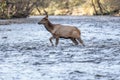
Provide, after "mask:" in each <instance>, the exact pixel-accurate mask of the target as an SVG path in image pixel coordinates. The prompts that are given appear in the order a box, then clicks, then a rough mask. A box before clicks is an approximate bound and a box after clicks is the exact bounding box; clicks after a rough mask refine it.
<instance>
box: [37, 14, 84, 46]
mask: <svg viewBox="0 0 120 80" xmlns="http://www.w3.org/2000/svg"><path fill="white" fill-rule="evenodd" d="M38 24H43V25H44V26H45V28H46V29H47V30H48V31H49V32H50V33H51V34H52V37H50V39H49V40H50V42H51V44H52V45H53V42H52V39H54V38H55V39H56V46H57V45H58V43H59V38H65V39H71V40H72V42H73V43H75V45H78V41H79V42H80V43H81V44H82V45H84V44H83V41H82V39H81V37H80V36H81V33H80V30H79V29H78V28H76V27H74V26H65V25H61V24H52V23H51V22H50V21H49V20H48V15H46V17H44V18H43V19H42V20H41V21H40V22H38Z"/></svg>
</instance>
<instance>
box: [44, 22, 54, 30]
mask: <svg viewBox="0 0 120 80" xmlns="http://www.w3.org/2000/svg"><path fill="white" fill-rule="evenodd" d="M44 26H45V28H46V29H47V30H48V31H49V32H52V30H53V29H54V26H53V24H52V23H51V22H50V21H49V20H48V22H47V23H45V24H44Z"/></svg>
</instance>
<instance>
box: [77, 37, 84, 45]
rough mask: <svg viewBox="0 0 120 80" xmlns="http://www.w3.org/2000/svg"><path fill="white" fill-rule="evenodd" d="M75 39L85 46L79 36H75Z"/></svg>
mask: <svg viewBox="0 0 120 80" xmlns="http://www.w3.org/2000/svg"><path fill="white" fill-rule="evenodd" d="M77 40H78V41H79V42H80V43H81V44H82V45H83V46H85V45H84V43H83V40H82V39H81V38H80V37H79V38H77Z"/></svg>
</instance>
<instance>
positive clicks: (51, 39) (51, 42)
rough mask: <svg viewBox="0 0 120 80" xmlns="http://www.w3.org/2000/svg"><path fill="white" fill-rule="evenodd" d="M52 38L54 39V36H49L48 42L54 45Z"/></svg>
mask: <svg viewBox="0 0 120 80" xmlns="http://www.w3.org/2000/svg"><path fill="white" fill-rule="evenodd" d="M52 39H54V37H53V36H52V37H50V39H49V40H50V43H51V44H52V46H54V44H53V42H52Z"/></svg>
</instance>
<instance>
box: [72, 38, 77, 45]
mask: <svg viewBox="0 0 120 80" xmlns="http://www.w3.org/2000/svg"><path fill="white" fill-rule="evenodd" d="M70 39H71V40H72V42H73V43H74V44H75V45H78V42H77V40H76V39H75V38H70Z"/></svg>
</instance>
